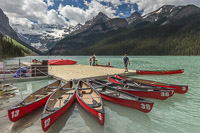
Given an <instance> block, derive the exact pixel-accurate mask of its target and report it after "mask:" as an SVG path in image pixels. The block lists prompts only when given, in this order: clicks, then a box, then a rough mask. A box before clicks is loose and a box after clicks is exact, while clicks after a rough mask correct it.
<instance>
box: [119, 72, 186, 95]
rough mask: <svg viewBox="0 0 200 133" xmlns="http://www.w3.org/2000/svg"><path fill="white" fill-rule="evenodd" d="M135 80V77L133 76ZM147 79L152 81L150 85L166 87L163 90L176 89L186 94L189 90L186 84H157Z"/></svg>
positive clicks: (179, 92)
mask: <svg viewBox="0 0 200 133" xmlns="http://www.w3.org/2000/svg"><path fill="white" fill-rule="evenodd" d="M115 77H116V78H119V79H124V78H122V77H120V76H118V75H115ZM133 81H134V78H133ZM145 81H148V82H150V83H146V84H148V85H151V86H157V87H163V88H166V89H163V90H167V88H172V89H175V90H174V93H178V94H184V93H186V92H187V91H188V86H185V85H173V84H167V83H161V82H157V84H156V81H150V80H145ZM136 82H140V81H137V80H136ZM140 83H142V82H140ZM151 83H152V84H151ZM144 84H145V83H144Z"/></svg>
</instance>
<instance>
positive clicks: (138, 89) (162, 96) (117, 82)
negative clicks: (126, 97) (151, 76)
mask: <svg viewBox="0 0 200 133" xmlns="http://www.w3.org/2000/svg"><path fill="white" fill-rule="evenodd" d="M108 81H110V82H112V83H114V84H111V86H113V87H117V88H118V89H121V90H122V91H124V92H127V93H130V94H133V95H136V96H139V97H145V98H152V99H159V100H166V99H167V98H169V97H171V96H173V95H174V89H172V88H162V87H156V86H148V85H145V86H140V85H138V84H133V83H132V82H131V81H128V80H122V79H118V78H116V77H108Z"/></svg>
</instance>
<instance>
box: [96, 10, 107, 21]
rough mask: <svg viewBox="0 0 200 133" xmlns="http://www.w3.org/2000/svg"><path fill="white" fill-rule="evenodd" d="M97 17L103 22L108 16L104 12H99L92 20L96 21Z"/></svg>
mask: <svg viewBox="0 0 200 133" xmlns="http://www.w3.org/2000/svg"><path fill="white" fill-rule="evenodd" d="M99 19H102V20H103V22H105V21H108V20H109V19H110V18H109V17H108V16H107V15H105V14H104V13H102V12H99V13H98V15H97V16H96V17H94V19H93V20H94V21H98V20H99Z"/></svg>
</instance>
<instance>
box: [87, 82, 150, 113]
mask: <svg viewBox="0 0 200 133" xmlns="http://www.w3.org/2000/svg"><path fill="white" fill-rule="evenodd" d="M88 82H89V83H90V84H91V85H92V86H93V87H94V88H95V89H96V90H97V91H98V92H99V93H100V95H101V97H102V98H103V99H105V100H108V101H110V102H114V103H116V104H119V105H122V106H126V107H129V108H133V109H137V110H139V111H142V112H144V113H148V112H150V111H151V110H152V108H153V104H154V103H153V102H151V101H149V100H146V99H143V98H140V97H137V96H135V95H131V94H129V93H126V92H123V91H120V90H118V89H114V88H113V87H110V86H108V85H106V84H102V83H101V82H99V80H88Z"/></svg>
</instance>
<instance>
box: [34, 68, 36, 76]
mask: <svg viewBox="0 0 200 133" xmlns="http://www.w3.org/2000/svg"><path fill="white" fill-rule="evenodd" d="M34 70H35V77H36V66H35V68H34Z"/></svg>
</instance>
